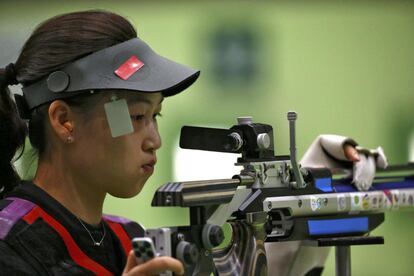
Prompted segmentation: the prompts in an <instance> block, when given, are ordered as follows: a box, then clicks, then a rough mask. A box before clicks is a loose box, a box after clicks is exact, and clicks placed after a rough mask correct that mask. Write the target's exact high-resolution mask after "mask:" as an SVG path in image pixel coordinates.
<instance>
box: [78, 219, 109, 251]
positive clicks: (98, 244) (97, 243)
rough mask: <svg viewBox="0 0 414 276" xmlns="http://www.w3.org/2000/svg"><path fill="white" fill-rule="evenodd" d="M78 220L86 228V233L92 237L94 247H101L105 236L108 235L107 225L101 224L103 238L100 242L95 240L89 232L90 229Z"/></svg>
mask: <svg viewBox="0 0 414 276" xmlns="http://www.w3.org/2000/svg"><path fill="white" fill-rule="evenodd" d="M78 220H79V222H80V224H82V226H83V228H85V230H86V232H88V234H89V237H91V240H92V242H93V245H94V246H101V244H102V242H103V240H104V238H105V235H106V231H105V224H104V223H103V222H101V224H102V228H103V234H102V238H101V240H100V241H96V240H95V239H94V238H93V236H92V233H91V231H89V229H88V228H87V227H86V225H85V224H83V222H82V220H81V219H80V218H78Z"/></svg>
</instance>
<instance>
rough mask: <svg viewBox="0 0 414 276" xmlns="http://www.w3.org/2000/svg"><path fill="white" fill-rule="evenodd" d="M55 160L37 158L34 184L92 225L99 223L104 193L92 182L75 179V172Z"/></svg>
mask: <svg viewBox="0 0 414 276" xmlns="http://www.w3.org/2000/svg"><path fill="white" fill-rule="evenodd" d="M55 161H57V163H58V164H57V163H56V162H55ZM55 161H53V162H51V161H45V160H42V161H41V160H39V164H38V168H37V171H36V175H35V178H34V179H33V182H34V183H35V185H37V186H39V187H40V188H42V189H43V190H44V191H46V192H47V193H48V194H49V195H51V196H52V197H53V198H55V199H56V200H57V201H59V202H60V203H61V204H62V205H63V206H64V207H65V208H67V209H68V210H69V211H70V212H71V213H73V214H74V215H75V216H77V217H78V218H80V219H82V220H83V221H85V222H87V223H89V224H92V225H94V224H98V223H100V221H101V217H102V208H103V203H104V199H105V196H106V193H105V192H102V191H99V190H97V189H96V187H97V186H96V185H91V184H92V183H83V181H82V180H81V179H77V177H76V176H77V172H75V171H72V170H71V168H67V167H66V168H65V167H64V166H63V164H59V163H60V162H59V161H58V160H55ZM63 168H64V169H63Z"/></svg>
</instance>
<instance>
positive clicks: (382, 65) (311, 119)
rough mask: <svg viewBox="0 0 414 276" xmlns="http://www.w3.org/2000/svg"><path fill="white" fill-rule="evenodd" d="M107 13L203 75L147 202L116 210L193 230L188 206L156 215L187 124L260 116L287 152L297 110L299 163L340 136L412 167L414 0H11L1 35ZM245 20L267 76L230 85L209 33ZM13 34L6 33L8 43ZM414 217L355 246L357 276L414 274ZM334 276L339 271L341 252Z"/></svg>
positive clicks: (178, 107) (170, 135)
mask: <svg viewBox="0 0 414 276" xmlns="http://www.w3.org/2000/svg"><path fill="white" fill-rule="evenodd" d="M35 3H36V4H35ZM97 7H99V8H106V9H111V10H113V11H115V12H118V13H120V14H122V15H124V16H126V17H128V18H129V19H130V20H131V21H132V22H134V23H135V24H136V26H137V29H138V33H139V35H140V36H141V37H142V38H143V39H144V40H145V41H147V42H148V43H149V44H150V45H151V46H152V47H153V48H154V49H155V50H156V51H157V52H159V53H161V54H164V55H166V56H168V57H170V58H171V59H174V60H177V61H180V62H183V63H186V64H189V65H192V66H194V67H197V68H200V69H202V74H201V78H200V80H199V81H198V82H197V83H196V84H195V85H194V86H193V87H192V88H190V90H189V91H186V92H184V93H182V94H180V95H178V96H176V97H173V98H171V99H167V100H166V101H165V104H164V109H163V114H164V117H163V118H161V119H160V132H161V135H162V137H163V148H162V149H161V150H160V151H159V153H158V157H159V158H158V159H159V163H158V164H157V170H156V174H155V175H154V176H153V177H152V178H151V179H150V181H148V183H147V185H146V187H145V189H144V190H143V192H142V193H141V194H140V195H139V196H137V197H136V198H134V199H129V200H120V199H114V198H108V200H107V204H106V206H105V211H106V212H110V213H115V214H120V215H123V216H127V217H129V218H132V219H135V220H138V221H140V222H141V223H143V224H144V225H146V226H150V227H153V226H165V225H177V224H184V223H186V222H187V212H186V210H182V209H164V208H150V207H149V205H150V201H151V198H152V194H153V193H154V191H155V189H156V188H157V187H158V186H159V185H161V184H163V183H166V182H168V181H172V180H174V179H172V166H171V162H172V161H171V160H172V159H171V158H172V156H171V153H172V151H173V149H174V148H173V147H174V144H173V143H174V141H175V139H176V138H177V136H178V134H179V128H180V127H181V126H182V125H184V124H193V125H195V124H197V125H211V124H217V125H228V126H229V127H230V126H231V125H232V124H234V122H235V118H236V117H237V116H241V115H252V116H253V117H254V119H255V121H257V122H266V123H270V124H272V125H273V126H274V128H275V142H276V149H277V153H278V154H286V153H288V127H287V120H286V112H287V111H288V110H296V111H297V112H298V114H299V118H298V126H297V131H298V133H297V140H298V151H299V155H301V154H303V153H304V151H305V150H306V148H307V146H308V145H309V144H310V143H311V142H312V140H313V139H314V138H315V137H316V136H317V135H318V134H321V133H337V134H344V135H349V136H352V137H354V138H355V139H356V140H357V141H359V142H360V143H361V144H362V145H364V146H368V147H376V146H378V145H382V146H383V147H384V149H385V151H386V153H387V155H388V157H389V159H390V161H391V162H392V163H396V162H406V161H407V158H408V148H407V147H408V145H407V144H408V134H409V133H410V132H411V130H412V129H413V121H414V116H413V115H412V105H413V103H414V82H413V79H414V78H413V73H414V51H413V49H414V36H413V33H414V32H413V30H414V4H412V3H411V2H408V1H254V2H252V1H226V2H224V1H192V2H190V1H174V2H172V1H171V2H170V1H122V2H121V1H118V2H115V1H113V2H111V1H103V2H92V1H88V2H85V1H71V2H62V1H54V2H39V1H36V2H27V4H26V5H19V8H18V9H17V7H16V4H15V2H11V1H10V2H8V1H3V2H2V3H1V4H0V15H1V16H0V32H1V34H4V33H7V34H8V35H10V34H16V36H17V38H16V40H21V41H23V38H24V37H25V36H26V34H27V32H29V31H30V29H31V28H32V26H34V25H36V24H37V23H38V22H40V21H41V20H42V19H44V18H46V17H49V16H52V15H55V14H57V13H61V12H66V11H72V10H80V9H87V8H97ZM34 11H35V12H34ZM34 13H35V14H34ZM240 24H248V25H250V26H252V28H254V29H255V32H256V34H257V37H258V38H259V41H260V42H261V43H260V48H259V49H260V52H259V53H258V58H259V60H260V67H259V70H260V76H259V78H258V79H257V80H256V82H255V83H253V84H251V85H248V86H245V87H240V86H234V87H227V88H223V87H220V86H219V85H217V83H215V82H214V81H213V80H214V79H213V77H212V75H211V72H210V71H209V67H208V65H209V64H210V63H211V55H210V54H209V48H208V46H207V45H208V42H209V40H208V37H209V34H211V33H212V32H214V30H216V29H218V28H231V27H232V26H238V25H240ZM10 26H14V28H16V30H13V27H10ZM6 38H7V37H5V36H3V35H1V36H0V39H1V41H2V42H3V41H4V39H6ZM0 44H3V43H0ZM5 62H6V61H5ZM109 158H110V157H109ZM189 162H191V160H189ZM229 177H231V175H229ZM175 180H177V179H175ZM180 180H185V179H180ZM412 221H413V213H393V214H387V216H386V221H385V223H384V224H383V225H382V226H381V227H379V228H378V229H377V230H375V231H374V233H373V234H374V235H383V236H384V237H385V242H386V244H385V245H381V246H379V245H376V246H357V247H354V248H353V249H352V264H353V265H352V269H353V274H354V275H412V274H413V273H412V271H413V269H414V264H413V263H412V261H411V258H410V257H411V249H412V248H413V245H414V242H413V237H412V235H411V233H412V232H413V230H414V223H413V222H412ZM323 275H325V276H327V275H334V254H331V255H330V258H329V261H328V264H327V267H326V271H325V273H324V274H323Z"/></svg>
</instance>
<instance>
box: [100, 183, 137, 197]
mask: <svg viewBox="0 0 414 276" xmlns="http://www.w3.org/2000/svg"><path fill="white" fill-rule="evenodd" d="M143 186H144V184H141V183H140V184H138V185H137V184H136V183H135V185H129V186H126V187H125V188H124V189H121V188H120V187H117V189H114V191H110V192H108V193H109V194H110V195H111V196H114V197H117V198H131V197H134V196H136V195H137V194H139V193H140V192H141V190H142V188H143Z"/></svg>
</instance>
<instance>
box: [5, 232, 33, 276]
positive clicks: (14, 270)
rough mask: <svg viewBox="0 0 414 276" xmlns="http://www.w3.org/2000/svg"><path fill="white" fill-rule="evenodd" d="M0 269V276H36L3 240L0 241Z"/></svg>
mask: <svg viewBox="0 0 414 276" xmlns="http://www.w3.org/2000/svg"><path fill="white" fill-rule="evenodd" d="M0 267H1V270H0V275H37V273H36V271H34V270H33V269H32V268H31V266H30V265H29V264H28V263H27V262H26V261H25V260H24V259H23V258H22V257H21V256H19V254H17V253H16V252H15V251H14V250H13V249H12V248H11V247H10V245H9V244H7V243H6V242H5V241H3V240H0Z"/></svg>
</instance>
